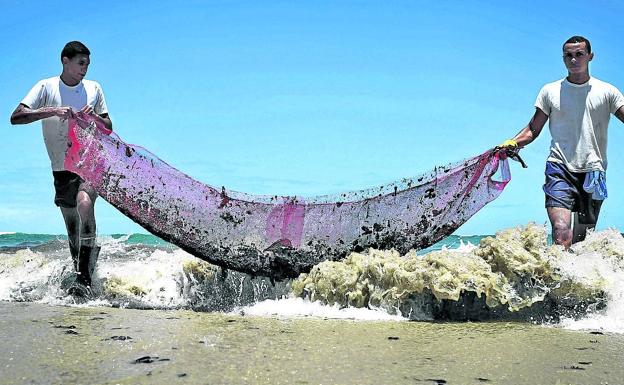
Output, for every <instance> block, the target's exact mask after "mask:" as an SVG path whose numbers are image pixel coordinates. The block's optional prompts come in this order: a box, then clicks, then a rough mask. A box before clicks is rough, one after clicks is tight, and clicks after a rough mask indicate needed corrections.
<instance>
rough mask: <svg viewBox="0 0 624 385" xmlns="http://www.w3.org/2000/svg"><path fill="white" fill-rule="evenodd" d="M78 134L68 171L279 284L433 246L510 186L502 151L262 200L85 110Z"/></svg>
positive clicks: (169, 236) (168, 230) (202, 251)
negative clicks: (185, 169)
mask: <svg viewBox="0 0 624 385" xmlns="http://www.w3.org/2000/svg"><path fill="white" fill-rule="evenodd" d="M69 138H70V142H71V143H70V146H69V148H68V151H67V154H66V159H65V168H66V169H67V170H70V171H73V172H75V173H77V174H79V175H80V176H81V177H82V178H83V179H85V180H86V181H88V182H89V183H91V184H92V185H93V187H94V188H95V189H96V191H97V192H98V194H99V195H100V196H102V197H103V198H104V199H106V200H107V201H108V202H109V203H110V204H112V205H113V206H114V207H116V208H117V209H118V210H119V211H121V212H122V213H124V214H125V215H126V216H128V217H129V218H131V219H132V220H134V221H135V222H137V223H138V224H140V225H141V226H143V227H144V228H145V229H146V230H148V231H150V232H151V233H153V234H155V235H157V236H159V237H161V238H162V239H164V240H166V241H169V242H171V243H173V244H176V245H178V246H179V247H181V248H182V249H184V250H186V251H188V252H189V253H191V254H193V255H195V256H197V257H199V258H201V259H204V260H207V261H209V262H211V263H214V264H217V265H220V266H223V267H226V268H230V269H235V270H239V271H243V272H247V273H250V274H254V275H266V276H270V277H274V278H278V279H279V278H285V277H295V276H297V275H298V274H300V273H301V272H306V271H309V270H310V268H311V267H312V266H314V265H315V264H317V263H319V262H321V261H324V260H328V259H330V260H338V259H342V258H344V257H345V256H346V255H347V253H349V252H351V251H360V250H363V249H364V248H368V247H375V248H379V249H387V248H394V249H397V250H398V251H399V252H401V253H404V252H407V251H408V250H410V249H421V248H424V247H427V246H430V245H432V244H433V243H435V242H437V241H439V240H440V239H442V238H444V237H445V236H447V235H449V234H451V233H452V232H453V231H454V230H456V229H457V228H458V227H459V226H461V225H462V224H463V223H464V222H466V221H467V220H468V219H469V218H470V217H471V216H472V215H474V214H475V213H476V212H477V211H479V210H480V209H481V208H482V207H483V206H484V205H486V204H487V203H488V202H490V201H492V200H494V199H495V198H496V197H498V196H499V195H500V193H501V192H502V191H503V189H504V188H505V186H506V184H507V183H508V182H509V180H510V174H509V167H508V163H507V159H506V158H507V155H506V153H505V152H504V151H503V150H500V149H497V148H495V149H491V150H488V151H486V152H484V153H483V154H481V155H478V156H475V157H473V158H470V159H466V160H463V161H461V162H457V163H453V164H450V165H446V166H443V167H436V168H434V169H433V170H431V171H430V172H428V173H426V174H423V175H421V176H419V177H415V178H409V179H403V180H401V181H398V182H394V183H390V184H387V185H384V186H381V187H377V188H372V189H368V190H363V191H356V192H349V193H344V194H339V195H332V196H320V197H313V198H302V197H297V196H258V195H250V194H245V193H240V192H235V191H230V190H228V189H226V188H225V187H213V186H210V185H206V184H203V183H200V182H198V181H196V180H194V179H192V178H191V177H189V176H188V175H185V174H184V173H182V172H180V171H178V170H176V169H175V168H173V167H171V166H170V165H168V164H167V163H165V162H164V161H162V160H161V159H159V158H158V157H157V156H156V155H154V154H152V153H150V152H149V151H148V150H146V149H144V148H142V147H139V146H135V145H130V144H126V143H125V142H124V141H123V140H121V139H120V138H119V136H117V135H116V134H115V133H111V132H107V130H105V129H104V127H103V126H102V125H101V124H100V123H99V122H96V121H94V120H93V119H92V118H91V117H89V116H88V115H85V114H82V113H79V114H77V115H76V117H75V118H74V119H71V120H70V124H69Z"/></svg>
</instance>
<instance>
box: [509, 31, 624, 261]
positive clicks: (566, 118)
mask: <svg viewBox="0 0 624 385" xmlns="http://www.w3.org/2000/svg"><path fill="white" fill-rule="evenodd" d="M593 58H594V54H593V53H592V51H591V44H590V43H589V40H587V39H586V38H584V37H582V36H573V37H571V38H570V39H568V40H567V41H566V42H565V43H564V44H563V62H564V63H565V66H566V68H567V70H568V76H567V77H566V78H564V79H561V80H557V81H556V82H553V83H549V84H546V85H545V86H544V87H543V88H542V89H541V91H540V93H539V95H538V96H537V100H536V101H535V114H534V115H533V118H531V121H530V122H529V124H528V125H527V126H526V127H524V128H523V129H522V130H521V131H520V132H519V133H518V134H517V135H516V136H515V137H514V138H513V139H510V140H507V141H506V142H505V143H503V146H512V147H513V146H517V147H519V148H522V147H524V146H526V145H527V144H529V143H531V142H532V141H533V140H535V138H537V136H538V135H539V134H540V132H541V131H542V128H543V127H544V124H546V121H547V120H549V119H550V123H549V129H550V134H551V136H552V141H551V145H550V154H549V156H548V159H547V161H546V172H545V174H546V182H545V184H544V187H543V189H544V193H545V194H546V210H547V212H548V218H549V219H550V223H551V225H552V233H553V241H554V242H555V243H556V244H559V245H563V246H564V247H565V248H566V249H567V248H569V247H570V245H571V244H572V243H574V242H578V241H581V240H583V239H584V238H585V234H586V231H587V229H588V228H594V227H595V225H596V222H597V220H598V215H599V214H600V206H601V204H602V201H603V200H604V199H605V198H606V197H607V189H606V175H605V172H606V170H607V127H608V125H609V118H610V117H611V114H614V115H615V116H616V117H617V118H618V119H619V120H621V121H622V122H624V96H622V93H621V92H620V91H619V90H618V89H617V88H615V87H614V86H612V85H611V84H609V83H605V82H603V81H600V80H598V79H596V78H594V77H591V76H590V75H589V62H590V61H591V60H592V59H593ZM573 212H574V213H576V215H575V216H574V218H573V216H572V213H573Z"/></svg>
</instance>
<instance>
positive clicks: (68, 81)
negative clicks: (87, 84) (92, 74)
mask: <svg viewBox="0 0 624 385" xmlns="http://www.w3.org/2000/svg"><path fill="white" fill-rule="evenodd" d="M61 80H62V81H63V83H65V85H66V86H70V87H73V86H76V85H78V83H80V80H76V79H71V78H69V77H68V76H67V74H65V72H63V73H62V74H61Z"/></svg>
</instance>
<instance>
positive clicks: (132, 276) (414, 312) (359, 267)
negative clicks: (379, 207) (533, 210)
mask: <svg viewBox="0 0 624 385" xmlns="http://www.w3.org/2000/svg"><path fill="white" fill-rule="evenodd" d="M15 235H18V236H17V237H15V238H13V239H14V240H15V239H19V240H20V242H31V243H39V244H38V245H35V246H29V247H24V246H12V247H6V246H5V247H4V248H3V249H0V300H5V301H35V302H45V303H50V304H58V305H75V304H77V303H81V304H82V305H84V304H87V305H90V306H114V307H129V308H138V309H192V310H197V311H226V312H227V311H237V312H241V313H244V314H267V315H270V314H277V315H280V314H281V315H282V316H294V315H297V314H299V315H300V316H321V317H330V318H340V317H339V316H335V315H332V314H334V312H336V311H337V312H344V314H343V315H344V318H350V319H353V318H356V319H357V318H363V319H367V318H366V317H375V314H377V317H378V319H412V320H432V319H452V320H480V319H522V320H528V321H532V322H538V321H539V322H548V323H561V325H564V326H565V327H568V328H592V329H596V328H600V327H601V325H604V326H605V327H608V328H610V329H608V330H610V331H617V332H624V320H623V319H622V318H621V316H620V315H619V314H621V313H622V309H623V308H624V303H623V302H624V300H623V299H622V296H623V293H624V287H623V286H624V280H623V278H622V276H623V275H622V274H621V273H622V270H624V267H623V266H622V260H623V258H624V240H623V238H622V236H621V234H620V233H619V232H617V231H614V230H607V231H601V232H596V233H593V234H590V235H589V237H588V239H587V240H586V241H584V242H582V243H579V244H576V245H574V247H573V250H572V253H565V252H563V250H562V249H559V248H558V247H553V246H550V247H549V246H547V241H546V231H545V229H544V228H543V227H542V226H536V225H528V226H525V227H522V228H517V229H509V230H506V231H504V232H500V233H499V234H497V235H496V237H479V238H475V237H470V238H468V239H467V238H466V237H454V238H449V239H448V241H447V243H446V244H439V245H437V246H436V248H435V250H427V251H421V252H419V253H417V254H416V253H412V254H410V253H408V255H405V256H400V255H398V253H396V252H392V251H379V250H369V251H368V252H365V253H359V254H358V253H353V254H351V255H350V256H349V257H348V258H347V259H346V260H345V261H342V262H325V263H324V264H321V265H319V266H317V267H315V268H314V269H315V270H313V271H312V272H310V273H309V274H307V275H302V276H301V277H299V278H298V279H297V280H294V281H289V280H286V281H282V282H272V281H271V280H269V279H267V278H263V277H251V276H249V275H246V274H242V273H238V272H234V271H228V270H223V269H221V268H220V267H217V266H214V265H211V264H209V263H207V262H204V261H201V260H199V259H196V258H194V257H193V256H191V255H189V254H188V253H186V252H184V251H183V250H181V249H179V248H177V247H175V246H172V245H170V244H167V243H165V242H162V241H161V242H157V241H153V240H151V239H149V238H148V240H147V241H146V242H142V241H140V239H141V237H144V236H143V235H141V236H136V235H119V234H118V235H111V236H102V237H99V242H100V243H101V246H102V252H101V254H100V260H99V262H98V267H97V269H96V272H95V280H94V287H93V290H94V293H95V297H94V298H93V299H91V300H89V301H84V300H80V299H77V298H74V297H72V296H69V295H67V293H66V291H65V290H64V285H66V282H67V281H68V280H71V279H72V277H73V274H74V273H73V268H72V261H71V258H70V256H69V250H68V247H67V241H66V239H64V238H63V237H62V236H55V235H46V236H31V235H27V234H14V235H12V236H15ZM7 236H8V235H7ZM1 237H6V236H1ZM29 237H30V238H29ZM147 237H151V236H147ZM154 238H155V237H154ZM414 272H417V273H418V274H414ZM297 298H298V299H297ZM295 305H296V306H295ZM297 309H298V310H297ZM319 309H321V310H319ZM356 309H360V310H356ZM368 311H372V312H373V313H370V312H368ZM324 312H325V313H324ZM361 313H362V314H363V313H366V314H367V315H362V314H361ZM323 314H324V315H323ZM347 314H349V315H347ZM379 314H382V315H383V316H379ZM384 317H385V318H384ZM589 320H594V321H589ZM607 325H608V326H607Z"/></svg>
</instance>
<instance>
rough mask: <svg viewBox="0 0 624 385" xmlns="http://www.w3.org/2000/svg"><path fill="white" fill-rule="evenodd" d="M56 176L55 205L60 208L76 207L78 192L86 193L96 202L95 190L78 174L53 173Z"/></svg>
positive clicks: (69, 172)
mask: <svg viewBox="0 0 624 385" xmlns="http://www.w3.org/2000/svg"><path fill="white" fill-rule="evenodd" d="M52 175H53V176H54V189H55V190H56V194H55V195H54V204H55V205H57V206H58V207H65V208H71V207H76V197H77V196H78V191H84V192H86V193H87V194H89V196H90V197H91V200H92V201H95V198H97V194H96V193H95V190H93V188H92V187H91V186H90V185H89V184H88V183H87V182H85V181H84V180H83V179H82V178H81V177H79V176H78V175H77V174H74V173H73V172H71V171H52Z"/></svg>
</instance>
